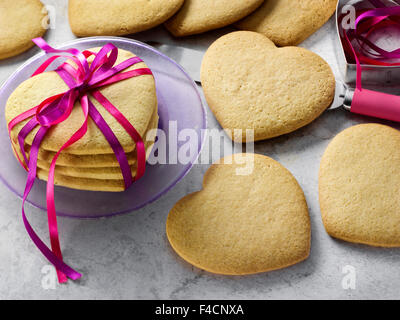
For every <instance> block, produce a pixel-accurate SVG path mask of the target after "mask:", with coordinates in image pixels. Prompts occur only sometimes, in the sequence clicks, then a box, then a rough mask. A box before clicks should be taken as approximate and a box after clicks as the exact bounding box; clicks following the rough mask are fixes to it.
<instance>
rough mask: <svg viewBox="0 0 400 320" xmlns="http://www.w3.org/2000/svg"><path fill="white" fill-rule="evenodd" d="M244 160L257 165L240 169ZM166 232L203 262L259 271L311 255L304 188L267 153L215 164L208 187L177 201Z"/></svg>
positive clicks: (236, 271)
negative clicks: (248, 168)
mask: <svg viewBox="0 0 400 320" xmlns="http://www.w3.org/2000/svg"><path fill="white" fill-rule="evenodd" d="M244 160H245V161H246V163H247V167H253V170H247V173H248V174H247V175H239V174H243V173H244V172H245V171H244V172H240V171H238V169H242V168H243V164H240V163H243V162H244ZM229 163H230V164H229ZM167 236H168V239H169V241H170V243H171V245H172V247H173V248H174V250H175V251H176V252H177V253H178V254H179V255H180V256H181V257H182V258H183V259H185V260H186V261H188V262H189V263H191V264H193V265H195V266H196V267H198V268H201V269H204V270H206V271H209V272H213V273H217V274H225V275H245V274H254V273H261V272H266V271H270V270H276V269H281V268H284V267H288V266H290V265H293V264H296V263H298V262H300V261H303V260H304V259H306V258H307V257H308V255H309V251H310V238H311V231H310V218H309V214H308V207H307V203H306V200H305V197H304V194H303V191H302V190H301V188H300V186H299V184H298V183H297V181H296V179H295V178H294V177H293V175H292V174H291V173H290V172H289V171H288V170H287V169H285V168H284V167H283V166H282V165H280V164H279V163H278V162H276V161H274V160H272V159H271V158H268V157H266V156H262V155H252V154H246V155H244V154H239V155H235V156H229V157H227V158H225V159H223V160H221V163H220V164H214V165H212V166H211V168H210V169H209V170H208V171H207V173H206V175H205V177H204V184H203V190H202V191H200V192H196V193H193V194H190V195H188V196H186V197H185V198H183V199H182V200H180V201H179V202H178V203H177V204H176V205H175V206H174V208H173V209H172V210H171V212H170V213H169V216H168V219H167Z"/></svg>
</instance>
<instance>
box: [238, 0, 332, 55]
mask: <svg viewBox="0 0 400 320" xmlns="http://www.w3.org/2000/svg"><path fill="white" fill-rule="evenodd" d="M336 5H337V0H297V1H294V0H267V1H265V3H264V4H263V5H262V6H261V7H260V8H259V9H258V10H256V11H255V12H254V13H252V14H251V15H249V16H248V17H247V18H245V19H243V20H242V21H240V22H239V23H237V27H239V28H240V29H242V30H250V31H256V32H259V33H262V34H264V35H265V36H267V37H268V38H269V39H271V40H272V41H273V42H274V43H275V44H276V45H278V46H282V47H283V46H294V45H298V44H299V43H301V42H303V41H304V40H305V39H307V38H308V37H309V36H311V35H312V34H313V33H314V32H315V31H317V30H318V29H319V28H321V27H322V26H323V25H324V24H325V22H327V21H328V19H329V18H330V17H331V16H332V14H333V13H334V12H335V10H336Z"/></svg>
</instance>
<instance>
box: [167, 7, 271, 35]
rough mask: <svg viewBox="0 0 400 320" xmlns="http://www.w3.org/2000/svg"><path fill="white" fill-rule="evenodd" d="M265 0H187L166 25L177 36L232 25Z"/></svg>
mask: <svg viewBox="0 0 400 320" xmlns="http://www.w3.org/2000/svg"><path fill="white" fill-rule="evenodd" d="M263 2H264V0H246V1H243V0H218V1H215V0H185V3H184V4H183V6H182V8H181V9H180V10H179V12H178V13H177V14H176V15H175V16H174V17H172V18H171V19H170V20H169V21H168V22H167V23H166V24H165V26H166V27H167V29H168V30H169V31H170V32H171V33H172V34H173V35H174V36H176V37H183V36H188V35H192V34H198V33H203V32H206V31H209V30H213V29H218V28H222V27H225V26H227V25H230V24H232V23H234V22H236V21H238V20H240V19H242V18H244V17H246V16H247V15H249V14H250V13H252V12H253V11H254V10H256V9H257V8H258V7H259V6H260V5H261V4H262V3H263Z"/></svg>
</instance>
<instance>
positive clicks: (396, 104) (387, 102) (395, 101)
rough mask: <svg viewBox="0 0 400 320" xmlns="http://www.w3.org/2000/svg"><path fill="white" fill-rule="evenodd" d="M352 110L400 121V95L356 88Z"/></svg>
mask: <svg viewBox="0 0 400 320" xmlns="http://www.w3.org/2000/svg"><path fill="white" fill-rule="evenodd" d="M350 111H351V112H353V113H357V114H361V115H364V116H370V117H375V118H379V119H385V120H391V121H396V122H400V96H395V95H391V94H387V93H383V92H377V91H371V90H366V89H362V90H359V89H356V90H355V91H354V96H353V101H352V103H351V109H350Z"/></svg>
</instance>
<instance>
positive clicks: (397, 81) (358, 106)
mask: <svg viewBox="0 0 400 320" xmlns="http://www.w3.org/2000/svg"><path fill="white" fill-rule="evenodd" d="M385 6H386V7H388V6H390V7H392V6H393V7H396V9H394V8H391V9H390V10H396V15H397V16H400V11H399V10H400V5H399V0H396V2H395V1H392V0H351V1H349V0H339V1H338V6H337V10H336V24H337V35H338V38H339V39H338V41H337V42H338V44H340V46H339V45H338V47H339V48H340V50H339V59H338V60H339V65H340V67H341V68H340V69H341V71H342V73H343V78H344V83H343V82H340V81H337V82H336V94H335V99H334V102H333V104H332V106H331V108H330V109H335V108H338V107H341V106H343V107H344V108H345V109H347V110H349V111H351V112H353V113H357V114H361V115H365V116H370V117H375V118H381V119H386V120H391V121H397V122H400V96H398V95H395V94H399V89H400V66H381V65H379V66H378V65H366V64H361V66H360V67H361V69H362V78H360V79H359V80H358V82H357V71H358V69H357V68H358V66H357V64H356V62H355V61H354V62H352V61H350V59H351V58H350V57H349V56H348V55H347V53H346V50H345V47H344V44H345V41H349V40H348V38H347V39H346V37H347V36H346V37H344V34H345V32H346V28H345V26H344V25H343V21H344V20H343V19H342V18H343V15H345V14H348V15H349V18H350V20H349V21H350V24H351V22H352V21H351V19H352V18H353V20H355V18H356V13H357V11H358V12H360V10H363V11H364V12H365V11H366V10H373V9H376V8H377V7H385ZM383 10H386V11H387V10H388V9H387V8H384V9H383ZM386 11H385V12H386ZM391 14H392V12H391V13H390V15H391ZM351 15H353V16H351ZM387 15H388V14H387V13H385V14H382V13H381V14H380V17H387ZM353 22H354V23H355V21H353ZM347 27H348V26H347ZM347 30H349V29H347ZM378 36H379V35H378ZM397 40H398V43H392V42H390V44H391V46H393V45H394V46H395V49H398V48H400V33H399V37H398V39H397ZM396 42H397V41H396ZM351 50H352V51H354V49H353V48H351ZM385 50H389V51H391V50H393V49H389V48H385ZM397 62H398V61H397ZM361 82H362V83H363V85H367V86H368V87H369V88H370V89H372V90H367V89H365V88H361ZM357 83H358V85H357ZM355 87H356V89H353V88H355ZM384 92H387V93H384ZM389 93H392V94H389Z"/></svg>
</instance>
